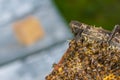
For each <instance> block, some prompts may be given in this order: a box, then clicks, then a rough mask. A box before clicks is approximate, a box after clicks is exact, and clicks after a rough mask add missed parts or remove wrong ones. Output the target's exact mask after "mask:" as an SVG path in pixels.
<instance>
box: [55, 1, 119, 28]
mask: <svg viewBox="0 0 120 80" xmlns="http://www.w3.org/2000/svg"><path fill="white" fill-rule="evenodd" d="M54 2H55V4H56V6H57V7H58V9H59V10H60V12H61V14H62V15H63V16H64V18H65V20H66V21H67V22H68V23H69V22H70V21H71V20H78V21H81V22H84V23H87V24H90V25H96V26H102V27H104V28H105V29H109V30H111V29H112V28H113V27H114V25H115V24H120V6H119V3H120V1H119V0H54Z"/></svg>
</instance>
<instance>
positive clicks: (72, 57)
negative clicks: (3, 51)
mask: <svg viewBox="0 0 120 80" xmlns="http://www.w3.org/2000/svg"><path fill="white" fill-rule="evenodd" d="M81 26H82V28H83V29H84V32H83V33H82V35H81V37H79V39H78V38H77V40H76V38H74V39H73V40H71V41H70V43H69V48H68V50H67V51H66V53H65V54H64V55H63V57H62V59H61V60H60V62H59V63H58V64H57V65H56V66H54V69H53V71H52V72H51V73H50V74H49V75H48V76H47V77H46V80H120V50H119V41H120V40H119V39H120V36H119V34H118V33H117V34H116V35H115V36H114V38H113V39H112V41H111V43H110V44H109V43H107V40H108V39H109V37H110V32H109V31H106V30H104V29H102V28H96V27H93V26H89V25H86V24H82V25H81ZM88 27H89V28H88Z"/></svg>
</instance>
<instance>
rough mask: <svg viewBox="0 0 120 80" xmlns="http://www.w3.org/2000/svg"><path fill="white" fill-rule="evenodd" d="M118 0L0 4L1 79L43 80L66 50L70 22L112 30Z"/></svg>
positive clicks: (4, 0) (10, 0)
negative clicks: (76, 21) (74, 21)
mask: <svg viewBox="0 0 120 80" xmlns="http://www.w3.org/2000/svg"><path fill="white" fill-rule="evenodd" d="M119 2H120V1H119V0H111V1H110V0H105V1H101V0H94V1H93V0H0V32H1V34H0V79H1V80H45V76H46V75H48V74H49V73H50V72H51V70H52V64H54V63H57V62H58V61H59V59H60V58H61V56H62V55H63V54H64V52H65V51H66V50H67V48H68V43H69V41H68V40H70V39H72V37H73V35H72V33H71V31H70V28H69V25H68V24H69V22H70V21H71V20H78V21H80V22H83V23H86V24H90V25H96V26H98V27H100V26H102V27H103V28H105V29H108V30H112V28H113V27H114V25H115V24H120V15H119V14H120V5H119Z"/></svg>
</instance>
